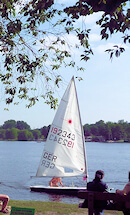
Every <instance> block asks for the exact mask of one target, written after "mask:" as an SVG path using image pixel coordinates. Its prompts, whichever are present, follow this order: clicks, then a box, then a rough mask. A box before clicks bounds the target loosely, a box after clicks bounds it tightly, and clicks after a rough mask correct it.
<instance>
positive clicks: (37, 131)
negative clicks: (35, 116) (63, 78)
mask: <svg viewBox="0 0 130 215" xmlns="http://www.w3.org/2000/svg"><path fill="white" fill-rule="evenodd" d="M32 134H33V137H34V138H35V140H38V139H40V138H41V132H40V131H39V130H38V129H35V130H32Z"/></svg>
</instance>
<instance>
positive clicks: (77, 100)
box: [72, 76, 87, 175]
mask: <svg viewBox="0 0 130 215" xmlns="http://www.w3.org/2000/svg"><path fill="white" fill-rule="evenodd" d="M72 79H73V81H74V76H73V77H72ZM74 86H75V92H76V98H77V105H78V110H79V118H80V124H81V127H82V139H83V149H84V150H83V151H84V161H85V174H86V175H87V160H86V149H85V137H84V131H83V126H82V120H81V114H80V108H79V102H78V95H77V90H76V85H75V81H74Z"/></svg>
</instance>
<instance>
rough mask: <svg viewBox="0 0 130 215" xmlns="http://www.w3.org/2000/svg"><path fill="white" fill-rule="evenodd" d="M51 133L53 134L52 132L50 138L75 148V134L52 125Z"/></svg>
mask: <svg viewBox="0 0 130 215" xmlns="http://www.w3.org/2000/svg"><path fill="white" fill-rule="evenodd" d="M51 133H52V134H50V136H49V140H53V141H57V142H58V143H59V144H62V145H64V146H67V147H71V148H73V146H74V142H73V141H74V140H75V135H74V134H71V133H68V132H67V131H63V130H61V129H58V128H56V127H52V129H51ZM68 139H69V140H68Z"/></svg>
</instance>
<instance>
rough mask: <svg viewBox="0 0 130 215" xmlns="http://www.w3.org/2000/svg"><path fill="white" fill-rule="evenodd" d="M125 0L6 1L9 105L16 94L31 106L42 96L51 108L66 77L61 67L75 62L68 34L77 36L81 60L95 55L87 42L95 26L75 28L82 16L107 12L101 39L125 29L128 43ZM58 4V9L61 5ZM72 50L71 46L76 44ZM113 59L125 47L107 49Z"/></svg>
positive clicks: (2, 31)
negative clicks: (69, 1) (65, 3)
mask: <svg viewBox="0 0 130 215" xmlns="http://www.w3.org/2000/svg"><path fill="white" fill-rule="evenodd" d="M127 2H128V1H127V0H115V1H113V0H108V1H105V0H91V1H89V0H79V1H77V2H76V4H75V5H73V6H71V7H66V8H63V7H62V5H60V7H57V5H56V4H55V2H54V1H53V0H47V1H46V0H42V1H41V0H38V1H33V0H30V1H23V2H22V1H19V0H12V1H9V0H7V1H5V0H3V1H2V2H1V4H0V17H1V22H0V45H1V48H0V52H1V57H0V60H1V65H2V66H1V69H0V80H1V84H2V85H3V88H4V90H5V95H4V97H5V102H6V104H10V103H14V104H18V103H19V102H17V100H15V98H16V97H18V98H19V100H21V99H25V100H26V103H27V107H28V108H29V107H31V106H32V105H34V104H35V103H36V102H37V101H39V99H40V98H43V99H44V100H45V102H46V103H47V104H49V105H50V107H51V108H56V106H57V103H58V100H57V99H56V98H55V96H54V92H55V91H56V88H59V87H60V83H61V81H62V74H61V75H59V74H60V69H61V68H63V67H64V68H66V67H67V66H68V67H72V68H75V70H76V71H82V70H84V69H83V68H82V67H78V66H76V62H75V61H74V60H73V58H72V55H71V44H69V43H68V42H67V39H66V35H68V36H69V35H70V34H71V33H73V34H74V35H75V36H77V39H78V40H79V44H75V47H76V48H79V47H80V46H82V50H83V53H82V54H81V56H80V58H81V60H85V61H88V60H89V59H90V56H91V55H92V54H93V51H92V49H91V46H90V44H89V34H90V31H91V29H86V28H85V29H81V28H75V25H74V24H75V22H76V21H77V20H78V19H79V18H80V17H81V16H87V15H91V14H93V13H94V12H99V11H103V12H104V13H103V15H102V18H101V19H100V20H97V22H96V24H97V25H99V26H100V28H101V36H102V39H106V40H107V39H108V38H109V37H110V36H111V35H112V34H115V33H117V32H120V33H122V35H123V42H124V43H130V36H129V34H128V30H129V26H130V9H128V8H127V5H126V4H127ZM57 8H59V9H57ZM72 49H73V47H72ZM106 51H107V52H108V53H110V58H111V59H112V58H113V55H114V54H115V56H116V57H118V56H119V55H120V54H121V53H123V52H124V48H122V47H119V46H117V45H116V46H115V47H114V48H113V49H108V50H106Z"/></svg>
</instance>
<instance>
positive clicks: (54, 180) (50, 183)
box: [49, 177, 65, 187]
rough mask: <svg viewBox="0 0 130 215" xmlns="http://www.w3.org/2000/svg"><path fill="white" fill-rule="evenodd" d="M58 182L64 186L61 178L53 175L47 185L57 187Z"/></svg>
mask: <svg viewBox="0 0 130 215" xmlns="http://www.w3.org/2000/svg"><path fill="white" fill-rule="evenodd" d="M58 183H60V185H61V186H62V187H65V186H64V185H63V184H62V181H61V178H55V177H54V178H52V179H51V181H50V182H49V185H50V187H59V185H58Z"/></svg>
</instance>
